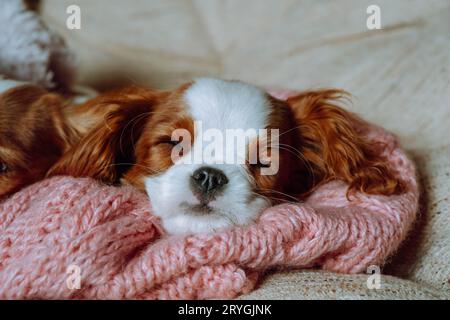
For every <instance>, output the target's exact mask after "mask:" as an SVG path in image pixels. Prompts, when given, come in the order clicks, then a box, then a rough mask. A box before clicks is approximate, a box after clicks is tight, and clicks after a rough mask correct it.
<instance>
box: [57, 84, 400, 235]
mask: <svg viewBox="0 0 450 320" xmlns="http://www.w3.org/2000/svg"><path fill="white" fill-rule="evenodd" d="M342 96H343V92H341V91H339V90H321V91H307V92H303V93H301V94H299V95H297V96H295V97H292V98H290V99H288V100H287V101H281V100H278V99H275V98H273V97H271V96H269V95H267V94H266V93H265V92H264V91H263V90H261V89H259V88H256V87H254V86H251V85H248V84H245V83H242V82H237V81H224V80H219V79H210V78H202V79H197V80H195V81H193V82H191V83H188V84H185V85H183V86H181V87H179V88H177V89H174V90H172V91H152V90H147V89H143V88H136V87H132V88H127V89H124V90H118V91H115V92H112V93H109V94H106V95H101V96H99V97H98V98H96V99H93V100H90V101H88V102H87V103H85V104H84V105H82V106H80V107H79V108H78V109H77V111H76V112H74V113H73V114H70V112H69V113H67V117H68V121H67V122H68V124H69V126H70V127H71V128H73V130H75V131H76V132H82V134H80V140H79V141H78V142H77V143H76V144H74V146H73V147H71V148H70V149H69V150H67V151H66V152H65V153H64V154H63V155H62V157H61V158H60V159H59V160H58V161H57V162H56V163H55V165H54V166H53V167H52V168H51V169H50V171H49V173H48V175H49V176H51V175H57V174H63V175H72V176H76V177H82V176H89V177H93V178H96V179H99V180H101V181H104V182H106V183H127V184H131V185H133V186H135V187H137V188H138V189H140V190H141V191H143V192H146V193H147V194H148V196H149V198H150V200H151V204H152V206H153V211H154V213H155V214H156V215H158V216H160V217H161V219H162V222H163V225H164V227H165V229H166V230H167V231H168V232H169V233H172V234H184V233H195V232H211V231H214V230H217V229H221V228H225V227H228V226H232V225H244V224H247V223H249V222H251V221H253V220H255V219H256V218H257V217H258V215H259V214H260V213H261V212H262V211H263V210H264V209H265V208H267V207H268V206H270V205H273V204H276V203H280V202H284V201H297V200H300V199H302V198H304V197H305V196H307V195H308V194H309V193H310V192H311V191H313V190H314V189H315V188H316V187H317V186H319V185H320V184H322V183H324V182H326V181H329V180H331V179H340V180H343V181H345V182H347V183H348V185H349V193H351V192H354V191H361V192H365V193H371V194H383V195H391V194H397V193H400V192H402V191H403V187H402V183H401V181H399V180H398V179H397V178H396V176H395V173H393V172H391V171H390V169H389V168H388V166H387V164H386V163H385V160H384V159H382V158H380V157H379V156H378V155H377V153H376V152H375V151H374V150H375V146H373V145H371V144H370V143H368V142H367V141H366V140H365V138H364V137H363V136H362V134H360V133H359V132H358V130H357V129H356V125H357V124H358V123H359V122H360V121H361V120H359V119H358V118H357V117H356V116H355V115H353V114H351V113H349V112H347V111H345V110H343V109H341V108H340V107H338V106H337V103H338V100H339V99H340V98H341V97H342ZM92 110H94V111H92ZM98 110H100V111H98ZM87 122H90V124H89V125H85V124H86V123H87ZM79 123H84V125H83V126H82V128H77V125H78V126H79ZM199 127H201V130H199ZM83 128H84V129H83ZM86 128H90V129H86ZM83 130H84V131H83ZM227 130H241V132H245V133H248V134H247V135H246V137H245V140H244V143H243V144H241V147H242V145H243V149H244V152H242V150H241V152H239V150H237V149H238V148H237V146H236V145H237V144H234V145H233V144H228V143H227V144H222V147H219V148H210V144H209V143H205V141H204V140H205V138H207V139H206V140H209V142H211V141H212V139H211V137H213V136H214V137H216V138H217V139H216V140H220V137H222V138H223V137H226V134H227V132H228V131H227ZM261 130H262V131H261ZM264 130H265V131H264ZM203 131H208V132H209V134H208V137H205V136H203V135H202V134H201V133H202V132H203ZM267 131H270V134H269V133H267ZM211 133H213V134H211ZM272 133H273V134H272ZM206 142H208V141H206ZM227 142H228V141H227ZM273 142H275V143H273ZM241 149H242V148H241ZM261 149H265V152H260V151H261ZM255 150H256V152H255ZM230 153H231V154H232V157H230V158H231V159H237V160H240V161H235V162H232V161H231V162H224V161H223V159H224V154H225V158H226V157H227V156H228V155H229V154H230ZM236 154H237V156H236ZM254 154H256V155H257V156H256V159H255V157H251V155H254ZM194 155H201V157H194ZM193 158H197V159H196V160H197V161H192V159H193ZM219 158H220V159H219ZM251 158H252V159H251ZM199 159H200V161H199ZM187 160H189V161H187ZM264 172H265V173H264ZM267 172H269V173H267Z"/></svg>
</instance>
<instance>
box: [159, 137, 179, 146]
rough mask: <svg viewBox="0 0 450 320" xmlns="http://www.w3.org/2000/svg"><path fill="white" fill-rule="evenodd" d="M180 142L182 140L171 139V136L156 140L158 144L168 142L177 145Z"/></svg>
mask: <svg viewBox="0 0 450 320" xmlns="http://www.w3.org/2000/svg"><path fill="white" fill-rule="evenodd" d="M179 143H180V141H174V140H171V139H170V138H161V139H159V140H158V141H157V142H156V144H167V145H170V146H176V145H177V144H179Z"/></svg>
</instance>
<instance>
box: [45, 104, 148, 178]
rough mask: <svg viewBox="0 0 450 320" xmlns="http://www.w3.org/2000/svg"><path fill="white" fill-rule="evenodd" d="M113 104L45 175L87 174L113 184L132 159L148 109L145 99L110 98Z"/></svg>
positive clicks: (78, 175) (132, 161)
mask: <svg viewBox="0 0 450 320" xmlns="http://www.w3.org/2000/svg"><path fill="white" fill-rule="evenodd" d="M102 104H105V107H106V105H117V108H115V109H114V110H113V111H111V112H109V113H107V114H106V116H105V117H104V121H100V122H99V123H98V124H97V125H96V126H94V127H93V128H92V129H90V130H89V131H88V132H87V133H86V134H85V135H84V136H83V137H82V138H81V140H80V141H79V142H78V143H76V144H74V146H73V147H72V148H71V149H69V150H68V151H67V152H65V153H64V155H63V156H62V157H61V158H60V159H59V161H58V162H57V163H56V164H55V165H54V166H53V167H52V168H51V169H50V170H49V172H48V174H47V176H54V175H69V176H73V177H91V178H95V179H97V180H101V181H103V182H105V183H111V184H112V183H117V182H119V180H120V177H121V175H122V174H123V173H124V172H125V171H126V170H128V169H129V168H130V167H131V166H132V164H133V163H134V162H135V154H134V151H135V150H134V147H135V144H136V143H137V141H138V139H139V137H140V135H141V133H142V131H143V128H144V125H145V123H146V121H145V120H146V119H147V117H148V116H149V114H150V111H151V108H152V106H151V103H150V102H149V101H148V100H145V99H142V100H129V101H127V100H125V99H124V100H123V101H121V100H111V101H103V102H102Z"/></svg>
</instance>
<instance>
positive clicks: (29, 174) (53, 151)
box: [0, 85, 64, 196]
mask: <svg viewBox="0 0 450 320" xmlns="http://www.w3.org/2000/svg"><path fill="white" fill-rule="evenodd" d="M60 105H61V101H60V98H59V97H58V96H57V95H53V94H49V93H47V91H45V90H44V89H41V88H39V87H36V86H32V85H20V86H18V87H16V88H11V89H9V90H6V91H5V92H3V93H1V94H0V196H3V195H7V194H10V193H12V192H14V191H17V190H18V189H19V188H21V187H23V186H25V185H28V184H31V183H33V182H35V181H37V180H39V179H42V178H43V177H44V176H45V174H46V173H47V170H48V169H49V168H50V167H51V166H52V165H53V164H54V163H55V162H56V161H57V160H58V158H59V157H60V156H61V154H62V153H63V149H64V141H63V140H62V138H61V134H60V130H61V128H62V125H63V123H62V122H63V121H62V116H61V115H60V113H59V110H60V109H59V107H60Z"/></svg>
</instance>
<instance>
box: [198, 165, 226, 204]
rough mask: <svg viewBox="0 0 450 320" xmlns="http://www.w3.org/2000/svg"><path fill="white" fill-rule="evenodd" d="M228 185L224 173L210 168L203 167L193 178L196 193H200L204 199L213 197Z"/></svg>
mask: <svg viewBox="0 0 450 320" xmlns="http://www.w3.org/2000/svg"><path fill="white" fill-rule="evenodd" d="M227 183H228V178H227V176H226V175H225V174H224V173H223V172H222V171H220V170H217V169H214V168H210V167H201V168H199V169H197V170H195V171H194V173H193V174H192V176H191V186H192V187H193V189H194V193H197V194H198V193H200V196H202V197H210V196H213V195H214V194H215V193H216V192H217V191H220V190H221V189H222V188H223V186H224V185H226V184H227Z"/></svg>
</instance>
